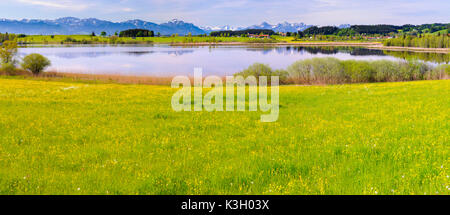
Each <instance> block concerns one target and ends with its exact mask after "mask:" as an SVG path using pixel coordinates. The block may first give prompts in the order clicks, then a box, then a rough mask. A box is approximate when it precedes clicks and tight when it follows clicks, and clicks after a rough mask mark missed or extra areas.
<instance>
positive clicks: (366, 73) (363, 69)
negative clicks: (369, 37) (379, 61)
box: [342, 60, 374, 83]
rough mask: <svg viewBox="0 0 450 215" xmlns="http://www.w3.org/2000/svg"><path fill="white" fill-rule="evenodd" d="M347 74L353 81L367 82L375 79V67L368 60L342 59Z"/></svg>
mask: <svg viewBox="0 0 450 215" xmlns="http://www.w3.org/2000/svg"><path fill="white" fill-rule="evenodd" d="M342 65H343V67H344V71H345V73H346V76H347V77H349V81H350V82H351V83H365V82H372V81H374V78H373V74H374V69H373V67H372V66H371V65H370V62H368V61H356V60H347V61H342Z"/></svg>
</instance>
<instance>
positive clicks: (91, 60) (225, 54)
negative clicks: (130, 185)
mask: <svg viewBox="0 0 450 215" xmlns="http://www.w3.org/2000/svg"><path fill="white" fill-rule="evenodd" d="M30 53H40V54H42V55H44V56H46V57H48V58H49V59H50V60H51V61H52V67H51V68H50V70H54V71H60V72H76V73H95V74H124V75H152V76H174V75H191V74H192V71H193V69H194V68H195V67H202V68H203V69H204V73H205V74H206V75H232V74H234V73H236V72H238V71H241V70H242V69H244V68H246V67H248V66H249V65H251V64H253V63H255V62H261V63H265V64H269V65H270V66H271V67H273V68H274V69H285V68H287V67H288V66H289V65H291V64H292V63H294V62H295V61H297V60H302V59H308V58H313V57H335V58H338V59H341V60H349V59H356V60H379V59H387V60H396V59H397V60H398V59H411V58H415V59H419V60H423V61H428V62H435V63H448V62H449V55H448V54H437V53H411V52H395V51H382V50H372V49H367V48H361V47H324V46H321V47H301V46H287V47H270V46H266V47H255V46H253V47H252V46H190V47H176V46H169V45H145V46H136V45H133V46H127V45H124V46H123V45H122V46H109V45H95V46H41V47H36V46H35V47H29V48H21V49H19V54H20V55H21V56H24V55H26V54H30Z"/></svg>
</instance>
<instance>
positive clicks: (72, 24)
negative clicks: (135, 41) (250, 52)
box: [0, 17, 347, 35]
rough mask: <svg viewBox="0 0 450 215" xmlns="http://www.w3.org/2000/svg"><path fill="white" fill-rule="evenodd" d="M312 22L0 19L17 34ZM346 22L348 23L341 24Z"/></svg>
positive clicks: (281, 27) (292, 27)
mask: <svg viewBox="0 0 450 215" xmlns="http://www.w3.org/2000/svg"><path fill="white" fill-rule="evenodd" d="M311 26H312V25H306V24H304V23H288V22H284V23H280V24H277V25H271V24H269V23H267V22H263V23H261V24H260V25H252V26H249V27H239V28H233V27H231V26H229V25H226V26H222V27H199V26H196V25H194V24H192V23H187V22H184V21H181V20H176V19H174V20H172V21H169V22H166V23H162V24H156V23H153V22H147V21H143V20H139V19H136V20H129V21H125V22H111V21H105V20H100V19H95V18H89V19H79V18H75V17H64V18H59V19H55V20H41V19H22V20H10V19H0V32H9V33H16V34H32V35H73V34H91V33H92V32H95V33H96V34H100V33H101V32H102V31H105V32H106V33H107V34H109V35H113V34H114V33H115V32H119V31H123V30H127V29H135V28H140V29H148V30H152V31H154V32H155V34H157V33H160V34H161V35H172V34H179V35H187V34H188V33H192V34H193V35H199V34H207V33H210V32H212V31H222V30H244V29H272V30H274V31H275V32H297V31H301V30H305V29H307V28H309V27H311ZM342 26H347V25H341V26H339V27H342Z"/></svg>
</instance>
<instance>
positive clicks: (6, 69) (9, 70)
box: [1, 63, 17, 75]
mask: <svg viewBox="0 0 450 215" xmlns="http://www.w3.org/2000/svg"><path fill="white" fill-rule="evenodd" d="M1 70H2V72H3V73H4V74H5V75H16V71H17V70H16V65H14V64H13V63H3V64H2V67H1Z"/></svg>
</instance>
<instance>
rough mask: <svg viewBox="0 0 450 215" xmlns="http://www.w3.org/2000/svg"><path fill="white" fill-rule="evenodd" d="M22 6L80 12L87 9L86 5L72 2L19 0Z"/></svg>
mask: <svg viewBox="0 0 450 215" xmlns="http://www.w3.org/2000/svg"><path fill="white" fill-rule="evenodd" d="M19 2H21V3H23V4H29V5H36V6H41V7H47V8H55V9H64V10H76V11H81V10H85V9H87V8H88V7H89V5H88V4H84V3H79V2H78V3H76V2H73V1H68V0H64V1H53V0H19Z"/></svg>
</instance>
